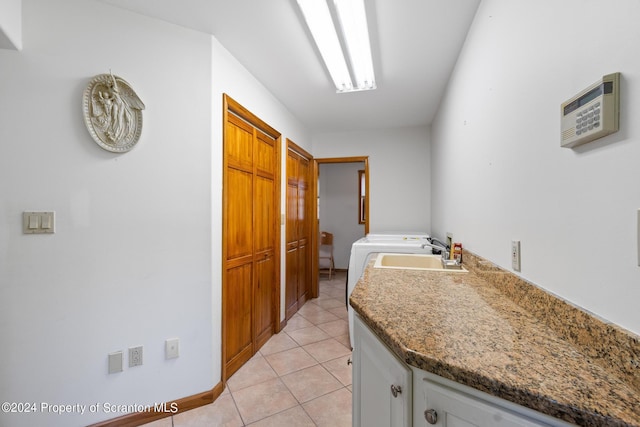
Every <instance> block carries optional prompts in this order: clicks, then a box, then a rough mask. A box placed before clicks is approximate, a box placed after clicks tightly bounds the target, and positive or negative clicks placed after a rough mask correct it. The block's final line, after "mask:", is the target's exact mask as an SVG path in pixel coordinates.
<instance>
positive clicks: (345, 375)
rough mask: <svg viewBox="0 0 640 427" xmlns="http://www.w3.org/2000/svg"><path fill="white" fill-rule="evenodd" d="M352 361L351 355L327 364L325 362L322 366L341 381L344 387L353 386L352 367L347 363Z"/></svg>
mask: <svg viewBox="0 0 640 427" xmlns="http://www.w3.org/2000/svg"><path fill="white" fill-rule="evenodd" d="M350 359H351V354H349V355H347V356H342V357H338V358H337V359H332V360H329V361H327V362H323V363H322V366H324V367H325V369H326V370H327V371H329V372H330V373H331V375H333V376H334V377H336V378H337V379H338V381H340V383H341V384H342V385H344V386H348V385H351V381H352V380H351V375H352V368H351V367H352V365H351V364H348V363H347V361H348V360H350Z"/></svg>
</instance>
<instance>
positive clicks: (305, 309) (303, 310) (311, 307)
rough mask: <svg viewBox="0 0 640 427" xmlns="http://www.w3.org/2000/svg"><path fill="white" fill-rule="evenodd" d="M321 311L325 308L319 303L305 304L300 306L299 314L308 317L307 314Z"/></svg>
mask: <svg viewBox="0 0 640 427" xmlns="http://www.w3.org/2000/svg"><path fill="white" fill-rule="evenodd" d="M319 311H324V309H323V308H322V307H320V306H319V305H318V304H305V305H303V306H302V307H300V309H299V310H298V313H297V314H299V315H300V316H302V317H304V318H305V319H306V318H307V316H306V315H307V314H311V313H317V312H319Z"/></svg>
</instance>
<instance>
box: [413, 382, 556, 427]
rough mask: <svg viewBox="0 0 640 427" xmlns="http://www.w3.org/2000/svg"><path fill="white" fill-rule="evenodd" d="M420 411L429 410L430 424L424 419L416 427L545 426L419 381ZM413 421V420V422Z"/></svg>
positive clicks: (458, 392) (491, 405)
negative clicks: (422, 409) (421, 399)
mask: <svg viewBox="0 0 640 427" xmlns="http://www.w3.org/2000/svg"><path fill="white" fill-rule="evenodd" d="M423 392H424V399H425V406H424V411H429V410H432V411H434V412H432V414H431V421H435V422H434V423H432V422H428V421H427V419H426V414H425V417H423V418H422V422H420V423H417V422H416V423H415V425H416V426H427V427H430V426H432V425H434V426H437V427H533V426H536V427H539V426H547V425H549V424H545V423H542V422H538V421H535V420H533V419H530V418H528V417H526V416H524V415H520V414H516V413H514V412H511V411H509V410H506V409H504V408H500V407H498V406H495V405H493V404H491V403H489V402H486V401H483V400H480V399H478V398H476V397H474V396H471V395H468V394H466V393H463V392H460V391H457V390H453V389H451V388H449V387H446V386H443V385H440V384H437V383H434V382H432V381H429V380H426V379H425V380H424V381H423ZM416 421H417V420H416Z"/></svg>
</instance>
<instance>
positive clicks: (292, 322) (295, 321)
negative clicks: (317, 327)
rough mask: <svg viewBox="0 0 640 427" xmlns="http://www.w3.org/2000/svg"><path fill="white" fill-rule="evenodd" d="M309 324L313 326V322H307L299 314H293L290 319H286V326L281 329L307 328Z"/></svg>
mask: <svg viewBox="0 0 640 427" xmlns="http://www.w3.org/2000/svg"><path fill="white" fill-rule="evenodd" d="M309 326H313V323H311V322H309V321H308V320H307V319H305V318H304V317H302V316H300V315H299V314H295V315H294V316H293V317H292V318H291V319H289V320H287V326H285V327H284V328H283V329H282V330H283V331H285V332H292V331H295V330H297V329H302V328H308V327H309Z"/></svg>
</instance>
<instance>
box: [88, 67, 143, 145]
mask: <svg viewBox="0 0 640 427" xmlns="http://www.w3.org/2000/svg"><path fill="white" fill-rule="evenodd" d="M82 109H83V110H84V111H83V112H84V123H85V125H87V129H88V130H89V133H90V134H91V136H92V137H93V139H94V140H95V141H96V143H97V144H98V145H99V146H100V147H102V148H104V149H105V150H107V151H112V152H115V153H123V152H125V151H129V150H131V149H132V148H133V147H134V146H135V145H136V143H137V142H138V139H140V133H141V132H142V110H144V104H143V103H142V101H141V100H140V98H139V97H138V95H136V93H135V92H134V90H133V89H131V86H130V85H129V83H127V82H126V81H125V80H123V79H121V78H120V77H118V76H114V75H113V74H111V73H109V74H99V75H97V76H95V77H94V78H93V79H91V81H90V82H89V85H88V86H87V88H86V89H85V90H84V94H83V96H82Z"/></svg>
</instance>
